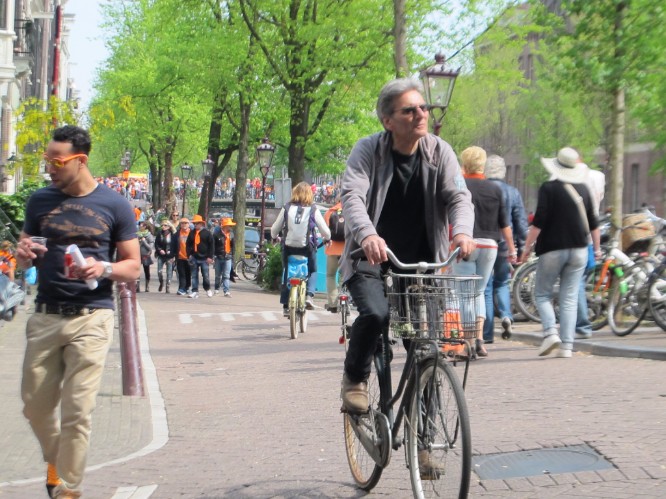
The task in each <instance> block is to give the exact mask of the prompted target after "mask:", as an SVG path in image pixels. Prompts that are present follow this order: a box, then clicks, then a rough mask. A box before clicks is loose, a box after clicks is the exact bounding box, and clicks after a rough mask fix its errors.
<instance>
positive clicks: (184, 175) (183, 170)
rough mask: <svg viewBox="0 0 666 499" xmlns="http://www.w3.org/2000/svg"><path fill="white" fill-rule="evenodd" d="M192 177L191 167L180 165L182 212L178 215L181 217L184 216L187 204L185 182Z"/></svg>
mask: <svg viewBox="0 0 666 499" xmlns="http://www.w3.org/2000/svg"><path fill="white" fill-rule="evenodd" d="M190 175H192V167H191V166H190V165H182V166H181V167H180V178H181V179H182V181H183V212H182V214H181V215H180V216H181V217H184V216H185V203H186V202H187V181H188V180H189V179H190Z"/></svg>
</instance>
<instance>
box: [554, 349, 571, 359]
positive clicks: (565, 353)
mask: <svg viewBox="0 0 666 499" xmlns="http://www.w3.org/2000/svg"><path fill="white" fill-rule="evenodd" d="M571 355H572V352H571V350H565V349H564V348H560V349H559V350H558V351H557V352H556V353H555V357H559V358H560V359H570V358H571Z"/></svg>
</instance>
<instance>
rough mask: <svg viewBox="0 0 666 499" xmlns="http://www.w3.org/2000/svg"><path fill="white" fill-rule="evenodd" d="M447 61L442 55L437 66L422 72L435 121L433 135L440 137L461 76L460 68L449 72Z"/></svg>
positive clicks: (439, 55) (427, 100) (431, 114)
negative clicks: (457, 80) (457, 81)
mask: <svg viewBox="0 0 666 499" xmlns="http://www.w3.org/2000/svg"><path fill="white" fill-rule="evenodd" d="M445 61H446V59H445V58H444V56H443V55H442V54H437V55H436V56H435V64H434V65H433V66H430V67H428V68H426V69H423V70H422V71H421V81H422V82H423V89H424V91H425V99H426V103H427V104H428V105H430V116H431V117H432V119H433V133H434V134H435V135H439V130H440V128H441V127H442V120H443V119H444V115H445V114H446V110H447V109H448V107H449V102H450V101H451V95H452V94H453V86H454V85H455V83H456V78H457V77H458V75H459V74H460V68H458V69H456V70H455V71H453V70H447V69H446V67H445V66H444V63H445Z"/></svg>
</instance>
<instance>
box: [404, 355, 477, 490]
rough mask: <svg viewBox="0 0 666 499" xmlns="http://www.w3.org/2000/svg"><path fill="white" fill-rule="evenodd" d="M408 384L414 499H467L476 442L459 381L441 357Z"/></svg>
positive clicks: (407, 443)
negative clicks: (448, 498) (456, 498)
mask: <svg viewBox="0 0 666 499" xmlns="http://www.w3.org/2000/svg"><path fill="white" fill-rule="evenodd" d="M410 383H411V388H412V389H411V390H410V393H411V401H410V403H409V407H408V410H409V413H408V415H407V417H406V418H405V430H404V432H405V452H406V453H407V463H408V466H409V475H410V479H411V482H412V491H413V492H414V497H416V498H429V497H461V498H462V497H467V494H468V492H469V481H470V475H471V472H472V437H471V434H470V426H469V413H468V410H467V403H466V402H465V392H464V391H463V388H462V385H461V384H460V381H459V380H458V376H457V375H456V373H455V372H454V371H453V368H452V367H451V365H450V364H448V363H447V362H445V361H444V360H442V359H441V358H440V357H437V358H436V359H435V358H430V359H426V360H425V361H423V362H422V363H421V364H420V365H419V379H418V380H416V379H412V380H411V381H410ZM419 454H421V459H419Z"/></svg>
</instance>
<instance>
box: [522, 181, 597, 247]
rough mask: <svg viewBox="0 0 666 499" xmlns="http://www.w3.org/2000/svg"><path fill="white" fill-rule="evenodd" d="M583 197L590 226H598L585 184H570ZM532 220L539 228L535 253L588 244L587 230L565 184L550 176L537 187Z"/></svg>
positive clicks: (591, 228) (594, 227) (593, 227)
mask: <svg viewBox="0 0 666 499" xmlns="http://www.w3.org/2000/svg"><path fill="white" fill-rule="evenodd" d="M571 186H572V187H573V188H574V189H576V192H577V193H578V195H579V196H580V197H582V198H583V202H584V203H585V211H586V214H587V221H588V225H589V228H590V230H594V229H596V228H597V227H598V225H599V222H598V220H597V217H596V215H595V213H594V207H593V206H592V201H591V199H590V194H589V191H588V190H587V186H586V185H585V184H571ZM532 224H533V225H534V226H535V227H538V228H539V229H541V232H540V233H539V237H538V238H537V241H536V246H535V248H534V252H535V253H536V254H537V256H538V255H542V254H543V253H548V252H549V251H555V250H561V249H571V248H585V247H586V246H587V245H588V238H587V231H586V230H585V229H586V227H585V224H584V222H583V219H582V217H581V213H580V209H579V208H578V206H577V205H576V202H575V201H574V200H573V198H572V197H571V195H570V194H569V192H568V191H567V190H566V188H565V187H564V184H563V183H562V182H560V181H559V180H551V181H549V182H546V183H544V184H542V185H541V187H540V188H539V200H538V201H537V209H536V212H535V213H534V220H533V221H532Z"/></svg>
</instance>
